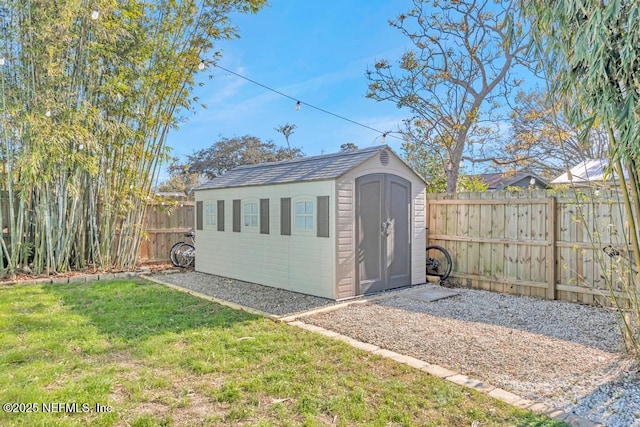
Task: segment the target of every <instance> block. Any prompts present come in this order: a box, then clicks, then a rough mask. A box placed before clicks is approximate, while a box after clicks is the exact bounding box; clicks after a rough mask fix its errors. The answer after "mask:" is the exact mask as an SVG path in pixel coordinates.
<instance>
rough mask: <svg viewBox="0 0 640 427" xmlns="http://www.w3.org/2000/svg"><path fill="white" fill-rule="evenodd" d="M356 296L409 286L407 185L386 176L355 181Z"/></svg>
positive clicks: (408, 196) (408, 197) (397, 179)
mask: <svg viewBox="0 0 640 427" xmlns="http://www.w3.org/2000/svg"><path fill="white" fill-rule="evenodd" d="M356 206H357V207H356V229H357V233H358V234H357V236H356V238H357V242H358V258H357V263H358V265H357V271H358V285H359V289H358V290H359V293H360V294H365V293H371V292H378V291H382V290H385V289H392V288H397V287H400V286H407V285H409V284H411V239H410V235H411V183H410V182H409V181H407V180H405V179H403V178H400V177H398V176H395V175H390V174H371V175H365V176H363V177H360V178H358V179H357V180H356Z"/></svg>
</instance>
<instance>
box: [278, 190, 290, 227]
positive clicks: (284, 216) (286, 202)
mask: <svg viewBox="0 0 640 427" xmlns="http://www.w3.org/2000/svg"><path fill="white" fill-rule="evenodd" d="M280 234H282V235H283V236H291V198H290V197H283V198H282V199H280Z"/></svg>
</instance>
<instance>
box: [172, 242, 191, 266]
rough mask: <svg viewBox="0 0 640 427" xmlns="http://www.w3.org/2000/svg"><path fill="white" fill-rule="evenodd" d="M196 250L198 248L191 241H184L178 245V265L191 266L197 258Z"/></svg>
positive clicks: (176, 252)
mask: <svg viewBox="0 0 640 427" xmlns="http://www.w3.org/2000/svg"><path fill="white" fill-rule="evenodd" d="M195 252H196V248H195V246H193V245H192V244H191V243H182V244H181V245H180V246H178V247H177V248H176V250H175V258H176V262H177V264H178V267H182V268H186V267H190V266H191V265H192V264H193V263H194V261H195V259H196V257H195Z"/></svg>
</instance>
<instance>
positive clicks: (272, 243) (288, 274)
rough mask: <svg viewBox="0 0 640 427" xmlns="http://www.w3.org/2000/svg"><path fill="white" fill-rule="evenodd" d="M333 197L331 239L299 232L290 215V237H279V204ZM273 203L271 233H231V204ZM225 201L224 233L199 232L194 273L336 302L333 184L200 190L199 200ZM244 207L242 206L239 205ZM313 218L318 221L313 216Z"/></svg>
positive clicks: (209, 229) (211, 229) (206, 229)
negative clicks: (305, 198) (283, 200)
mask: <svg viewBox="0 0 640 427" xmlns="http://www.w3.org/2000/svg"><path fill="white" fill-rule="evenodd" d="M317 196H329V224H330V225H329V237H328V238H327V237H317V236H316V233H315V231H314V232H313V233H309V232H296V230H295V229H294V226H293V223H294V218H293V216H292V230H291V235H290V236H283V235H281V234H280V199H281V198H286V197H290V198H291V206H292V209H293V207H294V206H295V202H296V200H298V198H304V197H308V198H309V199H310V200H313V202H314V210H315V211H316V212H317V205H316V197H317ZM266 198H268V199H269V234H260V230H259V228H258V229H257V230H250V231H247V230H246V229H245V227H244V226H243V225H242V221H241V226H242V227H241V228H242V229H241V232H239V233H238V232H234V231H233V228H232V227H233V200H234V199H235V200H237V199H240V200H242V202H244V201H246V200H248V199H251V200H254V201H256V202H259V200H260V199H266ZM217 200H224V202H225V214H224V216H225V230H224V231H217V229H216V227H215V226H212V227H211V226H210V227H207V226H206V225H205V226H204V229H203V230H197V232H196V233H197V245H196V248H197V257H196V271H201V272H204V273H209V274H216V275H219V276H224V277H229V278H233V279H238V280H244V281H247V282H253V283H259V284H262V285H267V286H272V287H277V288H282V289H287V290H291V291H296V292H301V293H305V294H309V295H316V296H320V297H325V298H331V299H336V298H337V293H336V286H335V283H336V282H335V277H336V268H335V259H336V243H335V242H336V227H335V216H334V212H335V203H336V197H335V182H334V181H314V182H303V183H292V184H277V185H266V186H255V187H236V188H223V189H210V190H201V191H196V201H203V202H205V203H206V201H212V202H214V203H215V202H216V201H217ZM241 204H242V203H241ZM314 218H315V216H314ZM314 227H315V224H314Z"/></svg>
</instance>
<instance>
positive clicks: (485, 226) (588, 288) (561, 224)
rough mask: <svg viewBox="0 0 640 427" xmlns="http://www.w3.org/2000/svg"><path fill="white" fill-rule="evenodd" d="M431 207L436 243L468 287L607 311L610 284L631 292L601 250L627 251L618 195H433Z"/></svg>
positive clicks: (432, 240) (621, 273) (432, 238)
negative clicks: (446, 252) (602, 307)
mask: <svg viewBox="0 0 640 427" xmlns="http://www.w3.org/2000/svg"><path fill="white" fill-rule="evenodd" d="M428 205H429V220H430V221H433V222H430V223H429V224H428V227H429V243H430V244H433V243H437V244H439V245H441V246H444V247H445V248H447V249H448V250H449V251H450V252H451V255H452V258H453V261H454V266H453V273H452V277H453V278H454V280H459V281H460V282H461V284H464V285H467V286H471V287H475V288H480V289H490V290H494V291H498V292H506V293H514V294H519V295H531V296H535V297H540V298H548V299H559V300H565V301H573V302H580V303H586V304H594V303H600V304H604V305H608V304H609V302H608V301H607V298H608V297H607V296H608V295H609V290H608V287H607V282H608V281H610V280H611V281H613V282H614V284H615V289H614V290H615V291H616V292H618V293H619V294H621V293H622V292H623V290H624V286H623V284H624V282H623V280H624V279H625V278H626V277H627V276H626V275H625V272H624V271H623V270H622V269H621V267H620V266H618V265H616V264H617V263H616V262H615V260H613V261H614V262H612V260H610V259H609V257H607V256H605V255H604V253H603V251H602V247H603V246H606V245H608V244H611V245H613V246H614V247H615V248H617V249H619V250H628V244H627V239H628V237H627V234H628V233H627V230H626V229H625V226H624V224H625V216H624V207H623V206H622V201H621V199H620V198H619V197H618V195H617V193H615V192H614V191H603V192H601V194H598V195H586V194H581V193H573V192H572V191H564V192H557V191H556V192H554V191H548V192H547V191H544V190H541V191H531V192H520V193H508V192H495V193H480V194H459V195H456V196H454V198H452V197H451V196H447V198H445V197H444V196H441V195H438V196H432V195H429V196H428ZM622 258H623V259H624V260H628V257H622Z"/></svg>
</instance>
